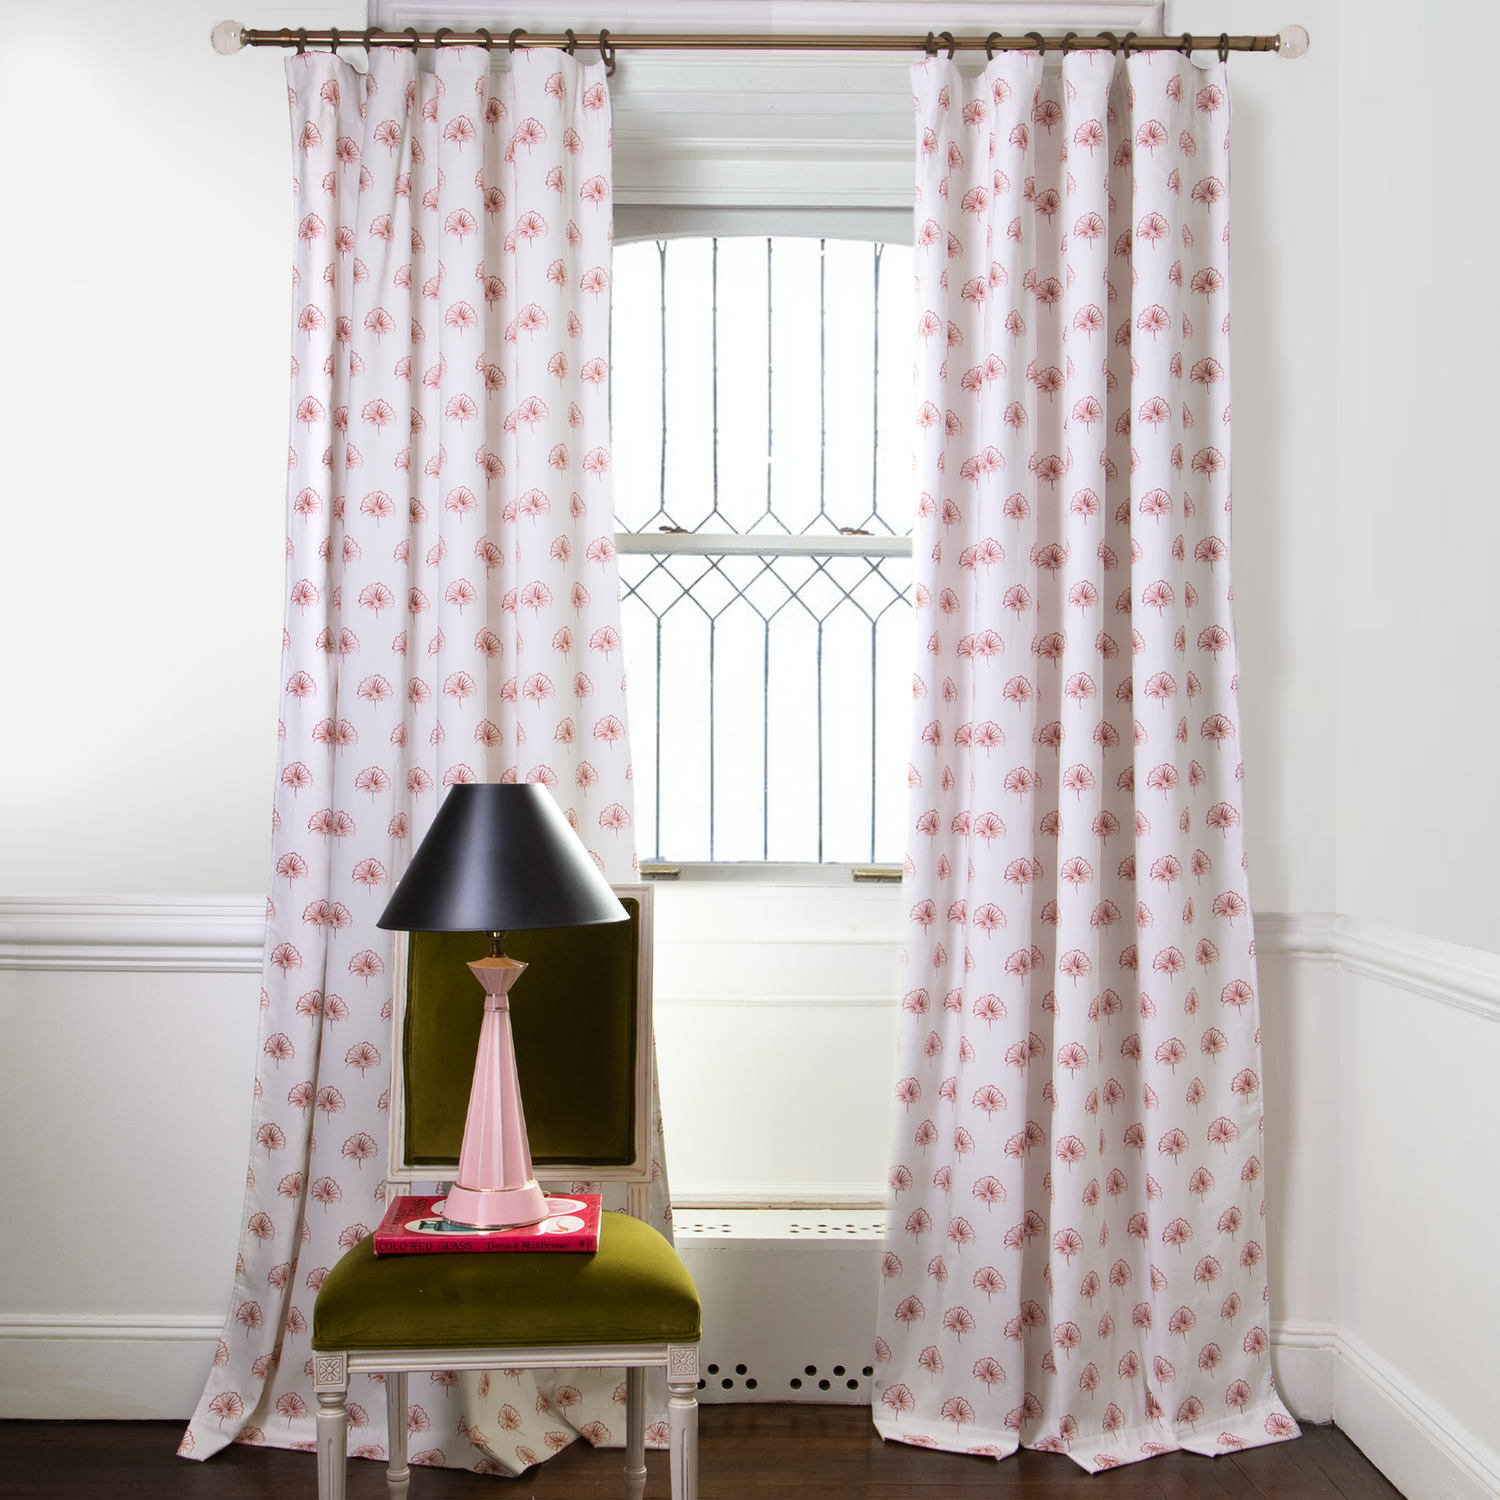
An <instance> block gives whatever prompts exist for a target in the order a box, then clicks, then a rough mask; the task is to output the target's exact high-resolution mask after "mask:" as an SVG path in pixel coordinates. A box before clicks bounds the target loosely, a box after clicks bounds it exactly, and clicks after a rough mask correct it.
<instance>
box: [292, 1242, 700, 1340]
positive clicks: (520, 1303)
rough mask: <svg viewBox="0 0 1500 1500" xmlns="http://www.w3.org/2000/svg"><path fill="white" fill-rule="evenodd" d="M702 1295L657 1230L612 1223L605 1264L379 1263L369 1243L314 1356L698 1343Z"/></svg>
mask: <svg viewBox="0 0 1500 1500" xmlns="http://www.w3.org/2000/svg"><path fill="white" fill-rule="evenodd" d="M702 1328H703V1320H702V1314H701V1311H700V1309H699V1305H698V1292H697V1289H696V1288H695V1287H694V1285H693V1279H692V1277H691V1276H689V1275H688V1273H687V1268H686V1267H685V1266H684V1265H683V1264H682V1261H681V1260H680V1259H679V1258H678V1255H677V1252H676V1251H675V1250H674V1249H673V1248H672V1247H671V1245H669V1244H668V1243H667V1242H666V1240H665V1239H663V1238H662V1236H661V1235H660V1234H658V1233H657V1232H656V1230H654V1229H653V1228H651V1226H650V1225H649V1224H642V1223H641V1222H640V1221H639V1220H637V1219H633V1218H631V1217H629V1216H628V1215H627V1214H617V1213H606V1214H605V1215H604V1216H603V1221H602V1223H601V1226H600V1231H599V1249H598V1250H597V1251H596V1252H595V1253H594V1254H593V1255H579V1254H574V1253H571V1252H567V1251H544V1252H533V1253H514V1252H510V1251H504V1252H499V1253H494V1252H490V1253H484V1252H478V1253H474V1254H452V1253H447V1254H439V1255H384V1256H378V1257H377V1256H376V1254H375V1242H374V1240H373V1238H370V1237H367V1238H365V1239H363V1240H361V1241H360V1242H359V1244H358V1245H356V1246H355V1247H354V1249H352V1250H351V1251H349V1253H348V1254H347V1255H345V1256H344V1258H343V1259H342V1260H341V1261H340V1262H339V1263H338V1264H337V1265H336V1266H335V1267H334V1268H333V1269H332V1270H331V1271H330V1272H329V1273H328V1277H327V1279H326V1280H325V1281H324V1282H323V1287H322V1290H321V1291H319V1293H318V1300H317V1302H316V1303H315V1304H314V1306H313V1336H312V1346H313V1348H314V1349H455V1348H481V1347H485V1348H500V1347H508V1346H512V1345H534V1344H614V1343H621V1344H630V1343H662V1342H679V1341H680V1342H684V1343H686V1342H691V1341H693V1340H696V1339H697V1338H698V1337H699V1336H700V1334H701V1333H702Z"/></svg>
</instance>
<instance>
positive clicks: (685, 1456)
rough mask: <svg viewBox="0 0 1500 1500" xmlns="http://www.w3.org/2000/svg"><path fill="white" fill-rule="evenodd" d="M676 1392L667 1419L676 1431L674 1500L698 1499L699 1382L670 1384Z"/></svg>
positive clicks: (674, 1433) (668, 1408)
mask: <svg viewBox="0 0 1500 1500" xmlns="http://www.w3.org/2000/svg"><path fill="white" fill-rule="evenodd" d="M667 1389H668V1390H669V1391H670V1392H671V1393H672V1395H671V1400H670V1401H668V1403H667V1417H668V1419H669V1421H670V1423H671V1428H672V1453H671V1458H672V1500H698V1382H697V1381H696V1380H693V1381H691V1382H684V1381H681V1380H673V1379H671V1378H669V1379H668V1381H667Z"/></svg>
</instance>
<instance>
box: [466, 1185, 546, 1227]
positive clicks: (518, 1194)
mask: <svg viewBox="0 0 1500 1500" xmlns="http://www.w3.org/2000/svg"><path fill="white" fill-rule="evenodd" d="M439 1211H440V1212H441V1213H442V1215H443V1217H444V1218H445V1219H447V1220H448V1222H449V1223H450V1224H462V1225H463V1226H464V1227H465V1228H466V1229H514V1228H516V1227H517V1226H518V1225H521V1224H535V1223H537V1222H538V1221H539V1220H541V1219H545V1218H546V1217H547V1198H546V1194H544V1193H543V1192H542V1190H541V1188H540V1187H538V1186H537V1184H536V1180H535V1178H533V1179H532V1180H531V1181H530V1182H527V1183H525V1184H523V1185H522V1186H521V1187H509V1188H466V1187H460V1186H459V1185H458V1184H457V1183H454V1185H453V1186H452V1187H451V1188H449V1189H448V1197H447V1200H446V1203H445V1204H444V1206H443V1207H442V1208H441V1209H440V1210H439Z"/></svg>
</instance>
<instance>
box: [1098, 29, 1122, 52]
mask: <svg viewBox="0 0 1500 1500" xmlns="http://www.w3.org/2000/svg"><path fill="white" fill-rule="evenodd" d="M1099 35H1100V36H1107V37H1108V38H1109V53H1110V56H1111V57H1118V56H1119V55H1120V39H1119V37H1117V36H1116V35H1115V34H1114V32H1112V31H1101V32H1100V33H1099Z"/></svg>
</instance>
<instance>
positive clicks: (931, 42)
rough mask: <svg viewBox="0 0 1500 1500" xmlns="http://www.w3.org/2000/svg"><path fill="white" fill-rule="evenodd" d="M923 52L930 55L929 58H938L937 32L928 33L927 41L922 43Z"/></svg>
mask: <svg viewBox="0 0 1500 1500" xmlns="http://www.w3.org/2000/svg"><path fill="white" fill-rule="evenodd" d="M922 50H923V51H924V52H925V53H926V54H927V55H928V57H936V56H937V33H936V32H932V31H929V32H928V33H927V40H926V41H925V42H923V43H922Z"/></svg>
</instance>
